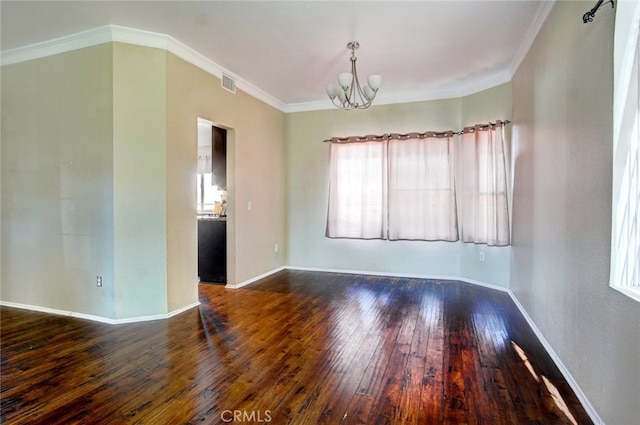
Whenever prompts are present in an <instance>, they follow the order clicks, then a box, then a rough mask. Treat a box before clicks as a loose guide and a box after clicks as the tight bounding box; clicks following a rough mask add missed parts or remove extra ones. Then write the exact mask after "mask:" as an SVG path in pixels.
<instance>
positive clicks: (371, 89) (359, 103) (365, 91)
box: [327, 41, 382, 111]
mask: <svg viewBox="0 0 640 425" xmlns="http://www.w3.org/2000/svg"><path fill="white" fill-rule="evenodd" d="M358 47H360V44H359V43H358V42H357V41H351V42H350V43H349V44H347V48H348V49H351V72H341V73H340V74H338V84H327V95H329V99H331V102H332V103H333V104H334V105H335V106H337V107H338V108H342V109H345V110H347V111H350V110H352V109H367V108H368V107H369V106H371V102H372V101H373V99H374V98H375V97H376V93H378V88H380V83H382V77H381V76H380V75H371V76H370V77H369V78H368V79H367V85H366V86H362V87H361V86H360V81H359V79H358V73H357V71H356V60H357V59H356V49H357V48H358Z"/></svg>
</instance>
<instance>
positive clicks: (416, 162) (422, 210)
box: [388, 134, 459, 241]
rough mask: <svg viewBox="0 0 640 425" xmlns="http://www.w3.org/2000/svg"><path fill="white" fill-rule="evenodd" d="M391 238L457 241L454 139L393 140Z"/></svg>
mask: <svg viewBox="0 0 640 425" xmlns="http://www.w3.org/2000/svg"><path fill="white" fill-rule="evenodd" d="M388 143H389V192H388V198H389V231H388V238H389V239H390V240H401V239H406V240H427V241H435V240H441V241H457V240H458V239H459V237H458V221H457V216H456V190H455V179H454V175H455V174H454V166H453V155H452V150H453V138H452V137H451V136H445V137H428V136H422V137H421V136H417V135H413V134H411V135H409V136H408V137H406V138H400V139H395V138H394V139H391V140H389V142H388Z"/></svg>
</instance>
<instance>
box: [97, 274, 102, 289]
mask: <svg viewBox="0 0 640 425" xmlns="http://www.w3.org/2000/svg"><path fill="white" fill-rule="evenodd" d="M96 286H97V287H98V288H101V287H102V276H96Z"/></svg>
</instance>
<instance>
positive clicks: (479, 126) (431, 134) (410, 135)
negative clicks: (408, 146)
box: [322, 120, 511, 143]
mask: <svg viewBox="0 0 640 425" xmlns="http://www.w3.org/2000/svg"><path fill="white" fill-rule="evenodd" d="M510 123H511V121H509V120H505V121H500V120H497V121H496V122H495V123H492V122H488V123H486V124H476V125H473V126H469V127H465V128H463V129H462V130H458V131H453V130H448V131H425V132H422V133H406V134H399V133H390V134H382V135H367V136H352V137H332V138H331V139H324V140H323V141H322V142H323V143H328V142H333V143H340V142H349V141H350V142H370V141H376V140H383V139H386V138H391V139H401V140H402V139H408V138H425V137H449V136H459V135H461V134H465V133H473V132H474V131H483V130H486V129H488V128H493V127H496V126H502V127H504V126H505V125H507V124H510Z"/></svg>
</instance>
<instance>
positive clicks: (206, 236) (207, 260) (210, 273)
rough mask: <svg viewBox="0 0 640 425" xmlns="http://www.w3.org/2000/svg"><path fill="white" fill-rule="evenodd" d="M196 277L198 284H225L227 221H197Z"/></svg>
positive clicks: (210, 219)
mask: <svg viewBox="0 0 640 425" xmlns="http://www.w3.org/2000/svg"><path fill="white" fill-rule="evenodd" d="M198 276H199V277H200V282H207V283H227V221H226V219H224V218H200V219H198Z"/></svg>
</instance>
